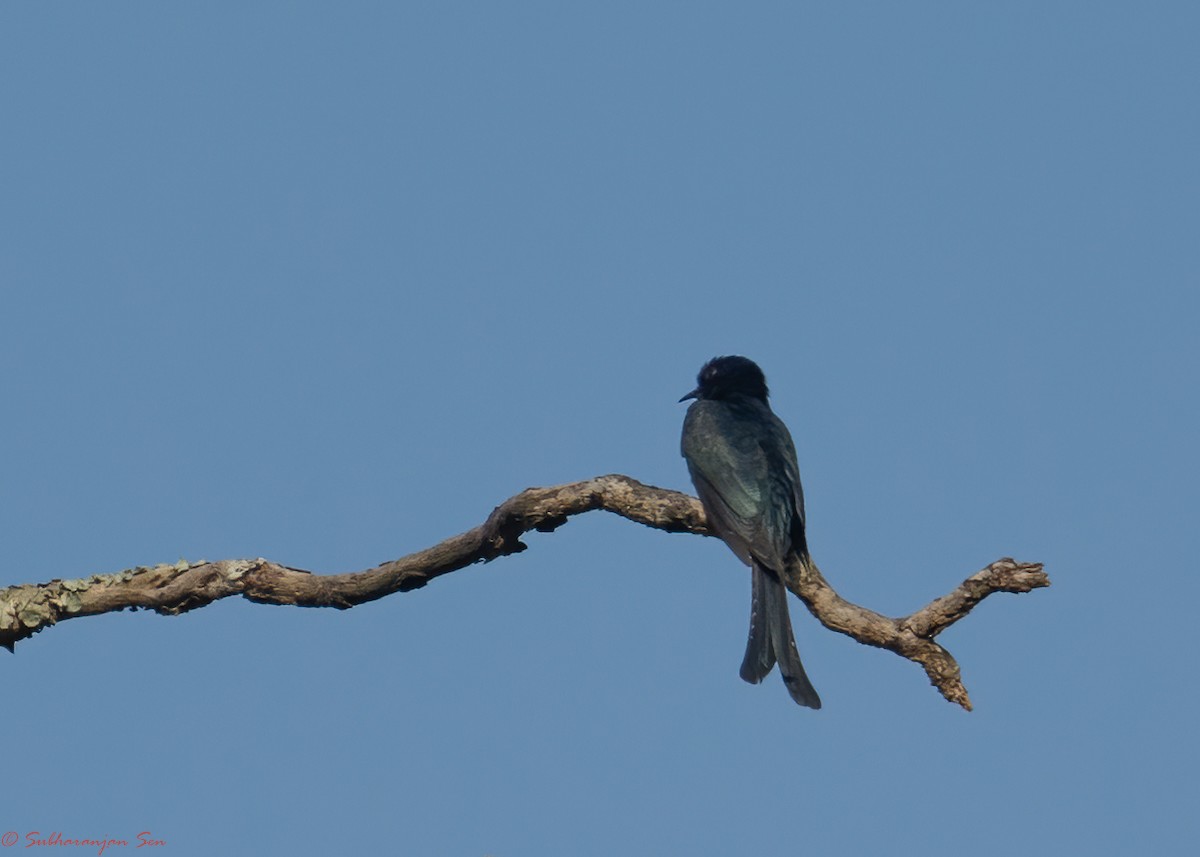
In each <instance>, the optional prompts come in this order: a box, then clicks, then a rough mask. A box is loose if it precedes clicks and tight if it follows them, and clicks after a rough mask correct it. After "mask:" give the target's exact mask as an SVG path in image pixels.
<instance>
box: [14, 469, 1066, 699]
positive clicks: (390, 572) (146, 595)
mask: <svg viewBox="0 0 1200 857" xmlns="http://www.w3.org/2000/svg"><path fill="white" fill-rule="evenodd" d="M594 509H603V510H604V511H607V512H612V513H613V514H616V515H620V516H621V517H623V518H627V519H629V520H631V521H634V522H635V523H639V524H644V525H645V526H647V527H653V528H655V529H659V530H665V531H666V532H671V533H693V534H695V535H712V533H710V532H709V530H708V527H707V523H706V521H705V516H704V510H703V508H702V507H701V505H700V501H699V500H697V499H696V498H694V497H690V496H688V495H687V494H681V493H680V492H678V491H670V490H667V489H664V488H655V487H653V486H650V485H644V484H642V483H641V482H638V481H637V480H635V479H630V478H629V477H628V476H621V475H617V474H614V475H609V476H599V477H596V478H595V479H588V480H585V481H582V482H572V483H569V484H566V485H556V486H553V487H549V488H527V489H526V490H524V491H522V492H521V493H520V494H517V495H515V496H513V497H510V498H509V499H508V500H505V501H504V502H503V503H501V504H500V505H499V506H497V507H496V509H495V510H494V511H493V512H492V514H491V515H489V516H488V519H487V520H486V521H485V522H484V523H483V524H481V525H480V526H478V527H475V528H474V529H472V530H468V531H467V532H465V533H461V534H459V535H457V536H452V537H451V538H448V539H446V540H445V541H443V542H440V543H439V544H436V545H434V546H433V547H430V548H426V549H425V550H421V551H417V552H416V553H413V554H409V555H408V556H405V557H401V558H400V559H396V560H392V561H390V562H385V563H383V564H381V565H377V566H375V567H374V568H369V569H366V570H364V571H359V572H352V573H347V574H331V575H318V574H312V573H311V572H308V571H304V570H302V569H296V568H289V567H287V566H284V565H280V564H278V563H274V562H271V561H270V560H266V559H262V558H258V559H233V560H220V561H216V562H208V561H207V560H200V561H199V562H188V561H186V560H180V561H179V562H177V563H175V564H174V565H156V566H152V567H145V566H139V567H137V568H129V569H125V570H123V571H119V572H116V573H115V574H96V575H92V576H91V577H88V578H77V579H72V580H58V579H56V580H52V581H50V582H49V583H37V584H22V585H19V586H10V587H8V588H7V589H0V646H4V647H5V648H7V649H8V650H9V651H10V652H11V651H13V650H14V646H15V644H16V643H17V642H19V641H21V640H24V639H26V638H28V637H31V636H33V635H34V634H36V633H37V632H38V631H41V630H42V629H43V628H47V627H49V626H51V625H54V624H56V623H58V622H61V621H64V620H66V619H74V618H77V617H80V616H95V615H98V614H101V613H111V612H116V611H120V610H125V609H132V610H137V609H144V610H154V611H156V612H158V613H162V614H164V615H176V614H179V613H184V612H186V611H188V610H194V609H196V608H198V607H203V606H205V605H207V604H211V603H212V602H214V601H216V600H218V599H221V598H226V597H228V596H231V595H241V596H242V597H243V598H247V599H249V600H250V601H254V602H257V603H260V604H288V605H294V606H300V607H336V608H338V609H348V608H350V607H354V606H355V605H358V604H363V603H365V602H367V601H374V600H376V599H379V598H383V597H384V596H387V595H391V594H392V593H394V592H408V591H411V590H413V589H418V588H420V587H422V586H424V585H425V584H427V583H429V581H431V580H433V579H434V578H436V577H440V576H441V575H443V574H448V573H450V572H452V571H457V570H459V569H461V568H465V567H467V566H469V565H472V564H474V563H477V562H491V561H492V560H494V559H498V558H500V557H503V556H508V555H510V554H514V553H520V552H521V551H523V550H525V549H526V547H527V546H526V545H525V543H524V542H522V541H521V536H522V535H524V534H525V533H528V532H531V531H537V532H552V531H554V530H555V529H557V528H558V527H560V526H562V525H563V524H565V523H566V522H567V520H568V519H569V518H570V517H571V516H573V515H580V514H583V513H584V512H590V511H592V510H594ZM785 576H786V580H785V583H786V584H787V587H788V589H790V590H791V591H792V592H793V593H794V594H795V595H796V596H797V597H798V598H800V600H801V601H803V602H804V604H805V606H806V607H808V610H809V612H810V613H812V614H813V616H815V617H816V618H817V619H818V621H820V622H821V624H823V625H824V626H825V627H826V628H829V629H830V630H832V631H837V632H838V633H841V634H846V635H847V636H849V637H852V638H854V639H855V640H858V641H859V642H860V643H863V644H865V645H868V646H876V647H878V648H881V649H887V650H888V651H892V652H895V653H896V654H898V655H900V656H901V657H903V658H907V659H908V660H910V661H913V662H915V663H917V664H920V665H921V666H922V667H923V668H924V670H925V673H926V675H927V676H928V677H929V680H930V682H931V683H932V684H933V686H934V687H936V688H937V689H938V690H939V691H940V692H941V694H942V696H944V697H945V698H946V699H947V700H949V701H950V702H954V703H957V704H958V705H961V706H962V707H963V708H965V709H967V710H968V711H969V710H970V709H971V701H970V698H969V697H968V696H967V691H966V688H965V687H964V686H963V684H962V680H961V676H960V670H959V667H958V663H957V662H956V661H955V660H954V658H953V656H951V654H950V653H949V652H947V651H946V650H945V649H944V648H942V647H941V646H940V645H938V643H936V642H935V641H934V638H936V637H937V636H938V635H939V634H940V633H942V632H943V631H945V630H946V629H947V628H949V627H950V626H951V625H953V624H954V623H955V622H957V621H959V620H960V619H962V618H963V617H965V616H966V615H967V614H968V613H970V612H971V610H972V609H973V608H974V607H975V605H977V604H978V603H979V602H980V601H982V600H983V599H984V598H986V597H987V596H989V595H991V594H992V593H994V592H1017V593H1020V592H1029V591H1031V590H1033V589H1039V588H1042V587H1045V586H1049V585H1050V579H1049V577H1047V575H1046V574H1045V572H1044V571H1043V569H1042V565H1041V563H1019V562H1017V561H1016V560H1013V559H1009V558H1005V559H999V560H996V562H993V563H992V564H991V565H989V566H988V567H987V568H985V569H983V570H982V571H979V572H976V573H975V574H973V575H971V576H970V577H968V578H967V579H966V580H964V581H963V582H962V583H961V584H959V586H958V587H956V588H955V589H954V590H953V591H951V592H950V593H948V594H946V595H943V596H942V597H940V598H937V599H935V600H934V601H932V602H930V603H929V604H928V605H926V606H925V607H922V608H921V609H920V610H918V611H916V612H915V613H912V614H910V615H908V616H904V617H902V618H899V619H891V618H888V617H886V616H882V615H880V614H879V613H875V612H873V611H871V610H868V609H866V608H865V607H859V606H858V605H856V604H851V603H850V602H849V601H846V600H845V599H843V598H842V597H841V596H840V595H838V594H837V592H835V591H834V589H833V587H831V586H830V585H829V583H828V582H827V581H826V580H825V577H824V576H823V575H822V574H821V571H820V569H818V568H817V566H816V564H815V563H813V562H812V560H811V559H809V558H805V559H800V558H798V557H796V556H795V555H793V556H792V557H791V558H790V560H789V565H788V567H787V569H786V574H785Z"/></svg>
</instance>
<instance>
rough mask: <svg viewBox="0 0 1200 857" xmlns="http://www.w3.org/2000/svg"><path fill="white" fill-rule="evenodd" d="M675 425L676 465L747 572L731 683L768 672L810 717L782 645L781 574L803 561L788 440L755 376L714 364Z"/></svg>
mask: <svg viewBox="0 0 1200 857" xmlns="http://www.w3.org/2000/svg"><path fill="white" fill-rule="evenodd" d="M698 381H699V384H698V386H697V387H696V389H695V390H693V391H692V392H691V393H689V394H688V395H686V396H684V397H683V399H680V401H686V400H687V399H695V400H696V401H695V402H693V403H692V405H691V406H690V407H689V408H688V412H687V416H686V417H685V418H684V422H683V440H682V451H683V457H684V458H685V459H686V460H687V465H688V471H689V473H691V476H692V483H693V484H694V485H695V486H696V492H697V494H698V495H699V497H700V502H701V503H702V504H703V505H704V511H705V513H706V515H707V516H708V521H709V525H710V527H711V528H712V530H713V532H714V533H715V534H716V535H717V536H719V537H720V538H721V539H722V540H723V541H724V542H725V544H727V545H728V546H729V548H730V550H732V551H733V552H734V554H736V555H737V557H738V558H739V559H740V560H741V561H742V562H744V563H745V564H746V565H748V566H750V568H751V608H750V634H749V639H748V641H747V644H746V656H745V659H744V660H743V661H742V668H741V676H742V678H743V679H745V680H746V681H748V682H751V683H754V684H757V683H758V682H761V681H762V680H763V679H764V678H765V677H766V676H767V674H768V673H769V672H770V671H771V668H772V667H773V666H774V665H775V664H776V662H778V664H779V671H780V673H781V674H782V676H783V680H784V683H785V684H786V685H787V689H788V692H789V693H790V694H791V696H792V699H794V700H795V701H796V702H797V703H799V704H800V705H805V706H808V707H809V708H820V707H821V699H820V697H819V696H818V695H817V692H816V690H815V689H814V688H813V686H812V684H811V683H810V682H809V680H808V676H807V675H806V674H805V672H804V666H803V664H802V663H801V662H800V653H799V652H798V651H797V649H796V642H795V639H794V637H793V635H792V623H791V618H790V616H789V615H788V604H787V590H786V589H785V588H784V585H783V583H782V581H781V572H782V570H783V568H784V565H785V563H786V561H787V557H788V555H789V554H790V553H792V552H795V553H796V554H797V555H798V556H806V555H807V553H808V546H807V543H806V542H805V538H804V494H803V491H802V489H801V486H800V468H799V466H798V465H797V463H796V449H795V446H794V444H793V443H792V436H791V434H790V433H789V432H788V430H787V426H785V425H784V424H783V421H782V420H780V419H779V417H777V416H775V414H774V413H773V412H772V411H771V406H770V405H769V404H768V403H767V395H768V392H767V385H766V380H765V378H764V377H763V373H762V370H761V369H759V368H758V366H757V365H756V364H755V363H754V362H753V361H752V360H749V359H747V358H745V357H717V358H714V359H713V360H710V361H709V362H708V363H706V364H705V365H704V367H703V368H702V369H701V370H700V375H699V378H698Z"/></svg>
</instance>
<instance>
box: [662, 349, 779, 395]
mask: <svg viewBox="0 0 1200 857" xmlns="http://www.w3.org/2000/svg"><path fill="white" fill-rule="evenodd" d="M696 381H697V386H696V389H694V390H692V392H690V393H688V394H687V395H686V396H684V397H683V398H682V399H680V400H679V401H681V402H686V401H687V400H688V399H727V398H729V397H730V396H738V395H740V396H749V397H750V398H753V399H761V400H762V401H764V402H765V401H766V400H767V379H766V378H765V377H764V376H763V372H762V370H761V369H759V368H758V364H757V363H755V362H754V361H753V360H751V359H749V358H748V357H737V356H731V357H714V358H713V359H712V360H709V361H708V362H707V363H705V364H704V366H703V368H701V370H700V374H699V375H697V376H696Z"/></svg>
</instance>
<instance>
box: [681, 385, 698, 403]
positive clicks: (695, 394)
mask: <svg viewBox="0 0 1200 857" xmlns="http://www.w3.org/2000/svg"><path fill="white" fill-rule="evenodd" d="M698 398H700V388H699V387H697V388H696V389H694V390H692V392H690V393H688V394H687V395H686V396H684V397H683V398H682V399H680V400H679V401H681V402H686V401H687V400H688V399H698Z"/></svg>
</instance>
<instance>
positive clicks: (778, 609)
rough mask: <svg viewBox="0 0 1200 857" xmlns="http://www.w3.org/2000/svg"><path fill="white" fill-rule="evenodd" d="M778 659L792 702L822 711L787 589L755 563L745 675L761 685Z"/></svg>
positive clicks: (743, 668)
mask: <svg viewBox="0 0 1200 857" xmlns="http://www.w3.org/2000/svg"><path fill="white" fill-rule="evenodd" d="M776 660H778V662H779V673H780V674H781V675H782V676H783V683H784V684H785V685H787V689H788V693H790V694H791V696H792V699H794V700H795V701H796V702H797V703H799V704H800V705H804V706H807V707H809V708H820V707H821V697H819V696H817V691H816V689H815V688H814V687H813V686H812V682H810V681H809V680H808V676H807V675H806V674H805V672H804V664H802V663H801V662H800V652H799V651H798V650H797V649H796V638H795V637H794V636H792V619H791V616H790V615H789V614H788V604H787V589H785V588H784V586H783V583H782V582H781V581H780V580H779V578H778V577H777V576H776V575H775V574H774V572H772V571H770V570H768V569H765V568H763V567H762V566H760V565H759V564H758V563H757V562H755V563H754V565H753V570H752V572H751V599H750V638H749V639H748V640H747V641H746V657H745V658H744V659H743V660H742V669H741V676H742V678H743V679H744V680H746V681H748V682H750V683H751V684H758V683H759V682H760V681H762V680H763V679H764V678H766V677H767V674H768V673H769V672H771V667H773V666H775V662H776Z"/></svg>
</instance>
